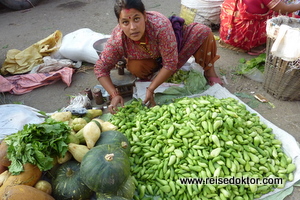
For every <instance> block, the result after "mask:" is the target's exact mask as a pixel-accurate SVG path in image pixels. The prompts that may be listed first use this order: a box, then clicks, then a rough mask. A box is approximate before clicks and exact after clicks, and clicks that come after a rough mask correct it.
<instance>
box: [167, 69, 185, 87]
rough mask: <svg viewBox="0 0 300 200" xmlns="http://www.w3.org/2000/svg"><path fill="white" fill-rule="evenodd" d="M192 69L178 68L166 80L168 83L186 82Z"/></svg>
mask: <svg viewBox="0 0 300 200" xmlns="http://www.w3.org/2000/svg"><path fill="white" fill-rule="evenodd" d="M189 72H190V71H185V70H181V69H180V70H178V71H177V72H175V73H174V74H173V75H172V76H171V77H170V78H169V79H168V80H167V81H166V82H167V83H176V84H180V83H182V84H185V83H186V80H187V78H188V77H189Z"/></svg>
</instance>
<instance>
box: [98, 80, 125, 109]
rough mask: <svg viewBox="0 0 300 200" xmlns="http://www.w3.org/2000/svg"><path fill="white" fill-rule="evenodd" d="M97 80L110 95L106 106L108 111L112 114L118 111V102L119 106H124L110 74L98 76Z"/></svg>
mask: <svg viewBox="0 0 300 200" xmlns="http://www.w3.org/2000/svg"><path fill="white" fill-rule="evenodd" d="M98 81H99V82H100V84H101V85H102V86H103V87H104V89H105V90H106V91H107V92H108V94H109V95H110V98H111V100H110V101H111V102H110V105H109V106H108V110H109V112H110V113H112V114H115V113H116V112H117V111H118V105H119V104H120V105H121V106H124V99H123V98H122V96H121V95H120V94H119V92H118V90H117V89H116V88H115V86H114V84H113V83H112V80H111V78H110V76H103V77H100V78H98Z"/></svg>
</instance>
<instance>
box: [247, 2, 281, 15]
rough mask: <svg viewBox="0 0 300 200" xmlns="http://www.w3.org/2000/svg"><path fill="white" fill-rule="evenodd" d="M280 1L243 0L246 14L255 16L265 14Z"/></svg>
mask: <svg viewBox="0 0 300 200" xmlns="http://www.w3.org/2000/svg"><path fill="white" fill-rule="evenodd" d="M280 1H281V0H243V2H244V3H245V5H246V7H247V9H246V10H247V12H249V13H255V14H264V13H267V12H268V11H269V10H270V9H272V8H274V7H275V6H276V5H277V4H278V3H279V2H280Z"/></svg>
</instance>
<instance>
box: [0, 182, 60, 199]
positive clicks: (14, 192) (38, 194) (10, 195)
mask: <svg viewBox="0 0 300 200" xmlns="http://www.w3.org/2000/svg"><path fill="white" fill-rule="evenodd" d="M0 199H1V200H55V199H54V198H53V197H52V196H51V195H49V194H47V193H46V192H43V191H41V190H39V189H36V188H35V187H32V186H29V185H13V186H9V187H7V188H6V190H5V192H4V193H3V194H1V196H0Z"/></svg>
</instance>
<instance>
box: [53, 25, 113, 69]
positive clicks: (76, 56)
mask: <svg viewBox="0 0 300 200" xmlns="http://www.w3.org/2000/svg"><path fill="white" fill-rule="evenodd" d="M108 37H109V35H104V34H101V33H97V32H94V31H92V30H91V29H88V28H82V29H79V30H77V31H74V32H71V33H69V34H67V35H65V36H64V37H63V39H62V44H61V47H60V49H59V51H58V53H59V54H60V55H62V56H63V57H64V58H68V59H71V60H73V61H85V62H88V63H92V64H95V63H96V61H97V60H98V58H99V55H98V54H97V52H96V50H95V49H94V47H93V45H94V43H95V42H96V41H97V40H100V39H102V38H108Z"/></svg>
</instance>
